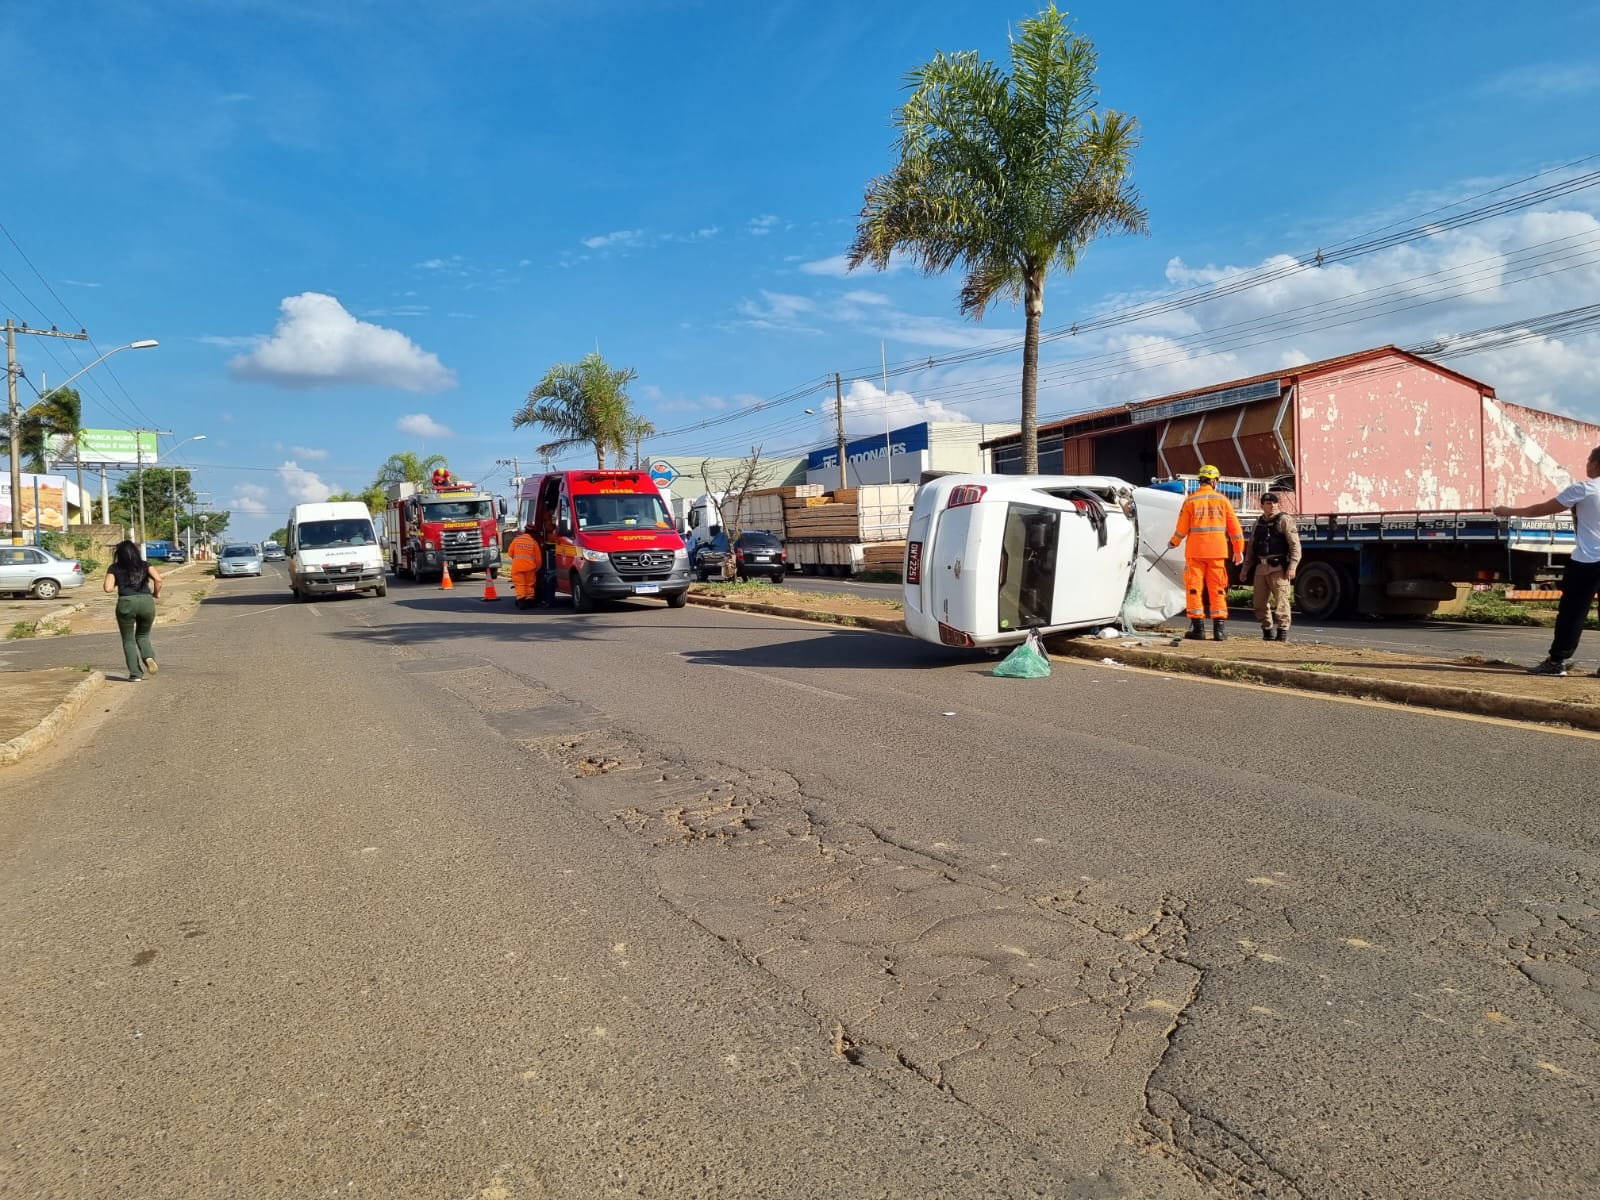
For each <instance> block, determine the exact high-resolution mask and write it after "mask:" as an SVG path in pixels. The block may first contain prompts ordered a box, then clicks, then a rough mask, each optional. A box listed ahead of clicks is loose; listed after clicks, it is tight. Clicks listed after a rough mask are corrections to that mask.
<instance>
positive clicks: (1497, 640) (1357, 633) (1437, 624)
mask: <svg viewBox="0 0 1600 1200" xmlns="http://www.w3.org/2000/svg"><path fill="white" fill-rule="evenodd" d="M784 586H785V587H792V588H796V589H798V590H801V591H818V592H842V593H847V594H851V595H859V596H872V597H876V598H880V599H885V600H899V599H900V594H901V588H900V585H899V584H898V583H859V582H857V581H855V580H852V579H832V578H828V577H819V576H811V575H789V576H787V577H785V579H784ZM1169 624H1170V625H1171V627H1172V628H1173V630H1174V631H1175V632H1176V631H1178V630H1180V629H1181V628H1182V627H1183V625H1184V622H1183V620H1181V619H1180V620H1177V621H1173V622H1169ZM1229 628H1230V629H1231V631H1232V632H1233V634H1234V636H1236V637H1258V636H1260V634H1259V630H1258V627H1257V626H1256V623H1255V614H1254V613H1252V612H1251V611H1250V610H1249V609H1248V608H1245V609H1239V610H1235V611H1234V613H1233V620H1231V621H1230V622H1229ZM1291 632H1292V635H1293V637H1294V639H1295V640H1296V641H1303V642H1306V643H1307V644H1313V645H1314V644H1317V643H1323V644H1326V645H1329V646H1362V647H1366V648H1367V649H1371V650H1390V651H1394V652H1396V653H1400V654H1422V655H1427V656H1429V657H1434V658H1463V657H1466V656H1467V655H1472V654H1476V655H1480V656H1481V657H1483V658H1503V659H1506V660H1508V661H1510V662H1522V663H1527V664H1528V665H1529V666H1532V665H1533V664H1534V663H1536V662H1538V661H1539V660H1540V659H1541V658H1543V657H1544V656H1545V654H1546V653H1547V652H1548V651H1549V649H1550V630H1549V629H1542V628H1537V627H1533V626H1517V625H1479V624H1474V623H1471V622H1466V621H1400V620H1393V621H1374V620H1356V621H1310V620H1305V619H1302V618H1300V617H1298V615H1297V616H1296V620H1295V623H1294V625H1293V627H1292V630H1291ZM1579 654H1580V659H1579V661H1580V662H1587V663H1595V662H1600V634H1596V633H1594V632H1590V633H1589V634H1588V635H1587V642H1586V644H1584V645H1582V646H1581V648H1580V650H1579Z"/></svg>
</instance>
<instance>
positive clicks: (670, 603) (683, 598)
mask: <svg viewBox="0 0 1600 1200" xmlns="http://www.w3.org/2000/svg"><path fill="white" fill-rule="evenodd" d="M688 603H689V589H688V588H684V589H683V591H681V592H673V593H672V595H670V596H668V597H667V607H668V608H682V607H683V606H684V605H685V604H688Z"/></svg>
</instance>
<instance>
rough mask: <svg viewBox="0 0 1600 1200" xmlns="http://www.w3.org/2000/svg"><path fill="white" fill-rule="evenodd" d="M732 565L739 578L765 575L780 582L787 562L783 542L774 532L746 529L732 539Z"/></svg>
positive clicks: (775, 581) (774, 581) (773, 580)
mask: <svg viewBox="0 0 1600 1200" xmlns="http://www.w3.org/2000/svg"><path fill="white" fill-rule="evenodd" d="M733 565H734V569H735V570H736V571H737V572H738V573H739V578H740V579H752V578H755V577H757V576H765V577H766V578H767V579H770V580H772V582H773V583H782V582H783V573H784V571H785V570H786V569H787V568H788V565H789V563H788V555H787V554H786V553H785V552H784V549H783V543H782V542H781V541H779V540H778V538H777V537H776V536H775V535H774V534H770V533H763V532H762V531H761V530H759V529H747V530H745V531H744V532H743V533H741V534H740V535H739V536H738V537H737V538H735V539H734V541H733Z"/></svg>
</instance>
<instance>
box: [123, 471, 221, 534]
mask: <svg viewBox="0 0 1600 1200" xmlns="http://www.w3.org/2000/svg"><path fill="white" fill-rule="evenodd" d="M143 480H144V483H143V487H144V528H145V536H146V537H148V538H150V539H151V540H158V539H160V538H170V537H171V536H172V519H173V516H174V515H176V516H177V518H178V530H179V533H180V535H181V533H182V531H183V530H185V529H188V528H189V527H190V524H191V518H190V509H191V507H192V506H193V505H194V503H195V499H196V497H195V494H194V490H193V487H192V484H193V482H194V476H193V474H192V473H191V472H190V471H189V470H187V469H186V468H184V467H146V468H145V469H144V473H143ZM139 489H140V473H139V472H138V471H130V472H128V474H126V475H124V476H123V477H122V478H121V479H119V480H117V485H116V488H115V490H114V491H113V492H112V494H111V515H112V519H113V520H115V521H118V522H120V523H122V524H124V525H137V524H138V522H139ZM225 527H226V526H225V525H224V528H225ZM197 536H198V535H197Z"/></svg>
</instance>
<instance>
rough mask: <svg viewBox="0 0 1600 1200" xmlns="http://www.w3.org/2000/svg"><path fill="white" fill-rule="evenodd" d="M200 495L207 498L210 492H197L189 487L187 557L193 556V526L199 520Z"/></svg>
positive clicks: (209, 497)
mask: <svg viewBox="0 0 1600 1200" xmlns="http://www.w3.org/2000/svg"><path fill="white" fill-rule="evenodd" d="M201 496H204V497H205V498H206V499H207V500H209V499H211V493H210V492H197V491H195V490H194V489H193V488H190V489H189V557H190V558H193V557H194V527H195V525H196V523H197V522H198V520H199V517H198V512H199V508H200V497H201Z"/></svg>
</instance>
